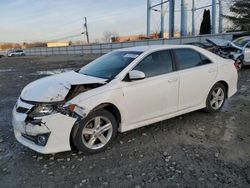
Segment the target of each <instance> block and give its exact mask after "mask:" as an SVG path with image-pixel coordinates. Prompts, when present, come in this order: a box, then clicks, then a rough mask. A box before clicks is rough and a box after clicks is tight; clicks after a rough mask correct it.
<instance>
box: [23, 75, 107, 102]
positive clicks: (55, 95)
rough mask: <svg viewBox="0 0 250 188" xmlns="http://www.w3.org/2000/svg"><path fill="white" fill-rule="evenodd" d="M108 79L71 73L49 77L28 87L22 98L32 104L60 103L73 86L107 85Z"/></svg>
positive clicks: (24, 90)
mask: <svg viewBox="0 0 250 188" xmlns="http://www.w3.org/2000/svg"><path fill="white" fill-rule="evenodd" d="M105 81H106V79H102V78H97V77H92V76H87V75H83V74H79V73H77V72H75V71H70V72H66V73H62V74H58V75H54V76H48V77H45V78H42V79H39V80H36V81H34V82H31V83H30V84H29V85H27V86H26V87H25V88H24V89H23V91H22V93H21V98H22V99H23V100H26V101H32V102H45V103H46V102H60V101H63V100H64V99H65V97H66V96H67V94H68V92H69V90H70V88H71V86H72V85H84V84H95V83H105Z"/></svg>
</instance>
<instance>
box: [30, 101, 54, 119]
mask: <svg viewBox="0 0 250 188" xmlns="http://www.w3.org/2000/svg"><path fill="white" fill-rule="evenodd" d="M53 112H54V106H53V105H49V104H40V105H37V106H35V107H34V108H33V109H32V110H31V112H30V113H29V117H31V118H33V117H42V116H48V115H50V114H52V113H53Z"/></svg>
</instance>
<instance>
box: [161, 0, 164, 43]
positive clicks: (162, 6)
mask: <svg viewBox="0 0 250 188" xmlns="http://www.w3.org/2000/svg"><path fill="white" fill-rule="evenodd" d="M164 14H165V12H164V3H163V0H161V38H164Z"/></svg>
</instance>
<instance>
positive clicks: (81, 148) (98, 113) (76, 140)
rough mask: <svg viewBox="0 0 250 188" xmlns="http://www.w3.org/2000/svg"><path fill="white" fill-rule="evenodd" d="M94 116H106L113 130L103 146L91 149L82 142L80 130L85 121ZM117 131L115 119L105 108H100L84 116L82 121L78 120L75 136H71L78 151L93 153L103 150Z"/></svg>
mask: <svg viewBox="0 0 250 188" xmlns="http://www.w3.org/2000/svg"><path fill="white" fill-rule="evenodd" d="M96 116H104V117H106V118H108V119H109V120H110V122H111V124H112V128H113V131H112V135H111V138H110V140H109V141H108V143H107V144H106V145H105V146H103V147H102V148H100V149H95V150H93V149H90V148H88V147H86V146H85V145H84V143H83V142H82V130H83V128H84V127H85V125H86V123H88V122H89V121H90V120H91V119H92V118H94V117H96ZM117 132H118V125H117V120H116V119H115V117H114V115H113V114H112V113H110V112H109V111H107V110H105V109H100V110H96V111H93V112H91V113H90V114H89V115H88V116H87V117H86V118H84V119H83V120H82V121H80V122H79V124H78V128H77V132H76V134H75V136H73V142H74V145H75V146H76V148H77V149H78V150H79V151H82V152H84V153H86V154H95V153H99V152H102V151H104V150H105V149H106V148H107V147H108V146H109V145H110V144H111V142H112V141H113V140H114V139H115V137H116V136H117Z"/></svg>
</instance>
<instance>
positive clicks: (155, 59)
mask: <svg viewBox="0 0 250 188" xmlns="http://www.w3.org/2000/svg"><path fill="white" fill-rule="evenodd" d="M133 70H138V71H142V72H143V73H144V74H145V76H146V78H149V77H153V76H158V75H162V74H166V73H169V72H172V71H173V64H172V57H171V54H170V51H169V50H163V51H158V52H153V53H152V54H150V55H148V56H147V57H145V58H144V59H143V60H142V61H141V62H140V63H139V64H138V65H136V67H135V68H134V69H133Z"/></svg>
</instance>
